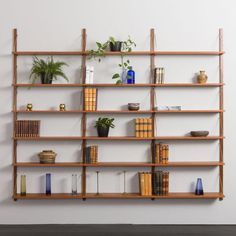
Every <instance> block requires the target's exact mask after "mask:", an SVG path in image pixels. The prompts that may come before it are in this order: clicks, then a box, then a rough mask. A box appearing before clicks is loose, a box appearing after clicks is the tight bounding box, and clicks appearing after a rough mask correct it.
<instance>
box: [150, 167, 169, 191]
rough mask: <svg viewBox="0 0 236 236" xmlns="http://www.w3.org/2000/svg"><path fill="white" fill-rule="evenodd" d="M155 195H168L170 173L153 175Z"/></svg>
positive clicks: (155, 173) (159, 172)
mask: <svg viewBox="0 0 236 236" xmlns="http://www.w3.org/2000/svg"><path fill="white" fill-rule="evenodd" d="M152 187H153V195H168V193H169V172H164V171H155V172H153V173H152Z"/></svg>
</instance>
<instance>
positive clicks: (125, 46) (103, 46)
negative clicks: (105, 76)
mask: <svg viewBox="0 0 236 236" xmlns="http://www.w3.org/2000/svg"><path fill="white" fill-rule="evenodd" d="M116 42H117V40H116V39H115V38H114V37H112V36H110V37H109V39H108V40H107V41H106V42H105V43H101V42H96V45H97V49H95V50H93V49H92V50H89V57H88V59H96V58H98V61H99V62H101V58H102V57H105V51H106V50H107V49H108V47H109V45H110V43H112V44H113V45H115V43H116ZM133 46H136V44H135V42H134V41H133V40H132V39H131V38H130V36H129V37H128V39H127V40H126V41H122V47H121V52H131V51H132V47H133Z"/></svg>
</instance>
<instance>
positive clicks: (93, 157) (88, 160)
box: [84, 145, 98, 164]
mask: <svg viewBox="0 0 236 236" xmlns="http://www.w3.org/2000/svg"><path fill="white" fill-rule="evenodd" d="M97 162H98V146H96V145H95V146H88V147H85V148H84V163H85V164H96V163H97Z"/></svg>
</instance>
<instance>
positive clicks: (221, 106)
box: [219, 29, 224, 200]
mask: <svg viewBox="0 0 236 236" xmlns="http://www.w3.org/2000/svg"><path fill="white" fill-rule="evenodd" d="M222 51H223V29H219V52H222ZM223 82H224V68H223V54H220V55H219V83H223ZM219 93H220V99H219V109H220V110H222V111H223V110H224V87H223V85H222V86H220V88H219ZM219 136H221V137H223V136H224V113H223V112H221V113H220V125H219ZM219 142H220V143H219V161H220V162H221V163H223V162H224V139H223V138H222V139H220V141H219ZM219 169H220V170H219V172H220V173H219V174H220V176H219V192H220V194H222V195H223V193H224V191H223V177H224V171H223V166H222V165H221V166H220V167H219ZM220 200H223V198H220Z"/></svg>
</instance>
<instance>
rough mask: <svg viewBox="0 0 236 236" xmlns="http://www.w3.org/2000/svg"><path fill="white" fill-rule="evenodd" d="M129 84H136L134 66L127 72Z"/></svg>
mask: <svg viewBox="0 0 236 236" xmlns="http://www.w3.org/2000/svg"><path fill="white" fill-rule="evenodd" d="M127 84H135V72H134V71H133V69H132V68H131V69H130V70H128V72H127Z"/></svg>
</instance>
